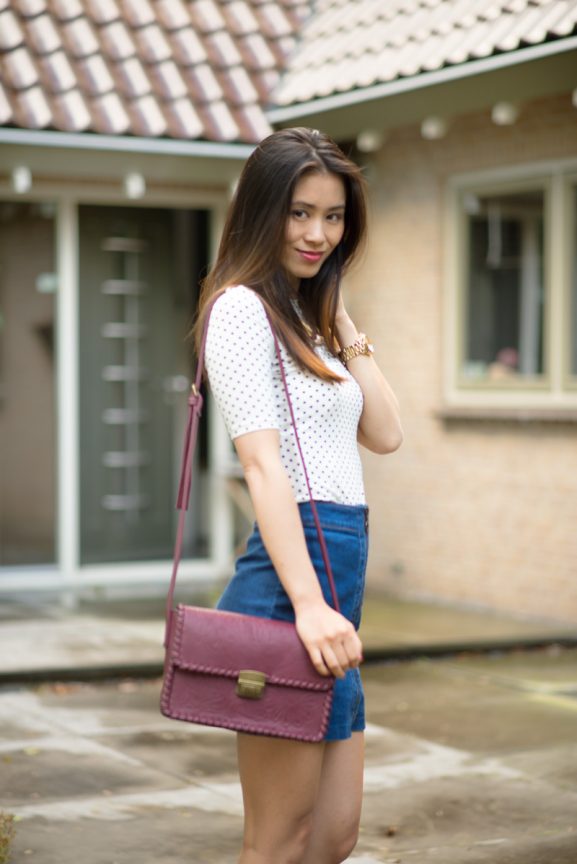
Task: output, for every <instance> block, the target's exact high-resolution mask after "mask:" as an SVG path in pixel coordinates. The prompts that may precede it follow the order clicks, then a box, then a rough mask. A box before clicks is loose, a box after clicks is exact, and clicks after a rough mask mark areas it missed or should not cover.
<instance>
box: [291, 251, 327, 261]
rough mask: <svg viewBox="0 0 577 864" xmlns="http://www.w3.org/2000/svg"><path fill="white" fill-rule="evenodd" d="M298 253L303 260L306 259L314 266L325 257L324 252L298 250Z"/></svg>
mask: <svg viewBox="0 0 577 864" xmlns="http://www.w3.org/2000/svg"><path fill="white" fill-rule="evenodd" d="M297 252H298V253H299V255H300V256H301V258H304V259H305V261H310V262H311V263H314V264H316V262H317V261H320V260H321V258H322V257H323V253H322V252H306V251H304V250H303V249H297Z"/></svg>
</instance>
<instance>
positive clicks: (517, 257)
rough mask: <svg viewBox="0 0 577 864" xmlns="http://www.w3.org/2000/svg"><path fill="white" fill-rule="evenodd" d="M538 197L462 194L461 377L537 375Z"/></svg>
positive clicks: (540, 367)
mask: <svg viewBox="0 0 577 864" xmlns="http://www.w3.org/2000/svg"><path fill="white" fill-rule="evenodd" d="M543 198H544V196H543V192H542V191H535V192H524V193H521V194H516V195H486V196H479V195H473V194H469V195H466V196H464V199H463V205H464V211H465V216H466V221H467V229H466V232H467V233H466V250H467V254H466V260H467V265H466V268H467V269H466V284H465V286H464V287H465V310H466V313H465V314H466V317H465V321H464V324H465V332H464V343H465V344H464V357H463V362H462V368H461V375H462V377H463V378H464V379H465V380H478V379H489V380H493V381H495V380H499V379H503V378H511V377H517V376H522V377H525V378H527V377H535V376H539V375H542V374H543V371H544V363H543V319H544V286H543V209H544V200H543Z"/></svg>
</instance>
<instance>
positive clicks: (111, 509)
mask: <svg viewBox="0 0 577 864" xmlns="http://www.w3.org/2000/svg"><path fill="white" fill-rule="evenodd" d="M206 226H207V218H206V213H205V212H204V211H184V210H168V209H144V208H142V209H141V208H136V207H100V206H81V207H80V208H79V310H80V320H79V335H80V343H79V344H80V370H79V371H80V395H79V405H80V554H81V563H82V564H97V563H112V562H122V561H142V560H154V559H162V558H169V557H170V555H171V553H172V544H173V536H174V521H175V490H176V483H177V473H178V464H179V460H180V446H181V438H182V429H183V424H184V419H185V412H186V394H187V390H188V386H189V378H190V374H191V369H192V348H191V344H190V341H189V340H187V339H186V334H187V331H188V330H189V329H190V326H191V322H192V315H193V310H194V306H195V301H196V290H197V289H196V286H197V284H198V276H199V273H200V272H201V271H202V269H203V268H204V267H205V264H206V254H207V252H206V249H207V227H206ZM199 449H200V453H199V456H198V457H197V458H199V460H200V465H199V466H198V469H199V470H198V476H199V482H198V483H196V484H195V490H196V501H193V502H192V511H193V512H192V515H191V518H190V519H189V520H188V536H187V540H186V545H187V552H188V554H189V555H194V556H199V555H202V554H204V553H205V551H206V525H204V524H203V519H202V511H201V508H200V506H199V501H200V497H201V493H200V489H201V486H202V482H203V476H204V473H205V472H204V469H205V467H206V430H204V434H203V435H202V436H201V446H200V448H199Z"/></svg>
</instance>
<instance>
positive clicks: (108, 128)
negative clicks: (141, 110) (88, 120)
mask: <svg viewBox="0 0 577 864" xmlns="http://www.w3.org/2000/svg"><path fill="white" fill-rule="evenodd" d="M91 107H92V114H93V117H94V119H95V123H94V125H95V127H96V129H97V130H98V132H101V133H103V134H104V135H123V134H125V133H126V132H128V131H129V130H130V118H129V116H128V114H127V112H126V110H125V108H124V105H123V104H122V102H121V100H120V98H119V97H118V94H117V93H107V94H106V95H105V96H99V97H98V98H97V99H95V100H94V101H93V103H92V106H91Z"/></svg>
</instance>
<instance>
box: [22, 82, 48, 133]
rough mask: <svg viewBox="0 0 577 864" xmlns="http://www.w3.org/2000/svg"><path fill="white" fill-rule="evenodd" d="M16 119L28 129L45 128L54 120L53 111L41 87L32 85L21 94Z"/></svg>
mask: <svg viewBox="0 0 577 864" xmlns="http://www.w3.org/2000/svg"><path fill="white" fill-rule="evenodd" d="M15 113H16V120H17V122H18V124H19V125H20V126H24V127H26V128H27V129H44V128H46V126H49V125H50V123H51V122H52V111H51V110H50V106H49V104H48V101H47V99H46V96H45V95H44V93H43V92H42V89H41V88H40V87H31V88H29V89H28V90H24V91H23V92H22V93H20V94H19V96H18V99H17V104H16V111H15Z"/></svg>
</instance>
